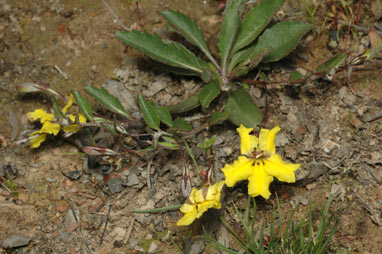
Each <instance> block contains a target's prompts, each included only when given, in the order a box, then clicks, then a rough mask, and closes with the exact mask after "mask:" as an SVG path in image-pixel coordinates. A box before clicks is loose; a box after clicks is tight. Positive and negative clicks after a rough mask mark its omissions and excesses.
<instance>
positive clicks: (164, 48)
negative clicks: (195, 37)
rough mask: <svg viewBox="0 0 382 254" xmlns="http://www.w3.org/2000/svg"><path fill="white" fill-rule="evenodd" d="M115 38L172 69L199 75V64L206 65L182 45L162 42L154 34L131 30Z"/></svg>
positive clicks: (200, 72)
mask: <svg viewBox="0 0 382 254" xmlns="http://www.w3.org/2000/svg"><path fill="white" fill-rule="evenodd" d="M117 37H118V38H119V39H120V40H122V41H123V42H124V43H126V44H127V45H129V46H131V47H133V48H136V49H138V50H140V51H142V52H143V53H145V54H147V55H148V56H149V57H150V58H152V59H154V60H155V61H158V62H161V63H165V64H168V65H170V66H173V67H177V68H183V69H187V70H191V71H193V72H195V73H198V74H199V75H201V74H202V67H201V63H203V65H207V63H206V62H204V61H202V60H200V59H198V58H197V57H196V56H195V55H194V54H193V53H192V52H191V51H189V50H188V49H187V48H185V47H184V46H183V45H182V44H179V43H177V42H170V41H163V40H162V39H161V38H160V37H159V36H158V35H156V34H149V33H147V32H139V31H137V30H131V31H119V32H117Z"/></svg>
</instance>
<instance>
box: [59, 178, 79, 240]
mask: <svg viewBox="0 0 382 254" xmlns="http://www.w3.org/2000/svg"><path fill="white" fill-rule="evenodd" d="M61 172H62V171H61ZM70 210H72V213H73V217H74V219H75V220H76V222H77V224H78V226H79V228H80V232H81V233H82V227H81V222H80V220H79V218H77V214H76V211H75V210H74V205H73V201H72V200H70Z"/></svg>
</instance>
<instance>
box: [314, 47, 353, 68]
mask: <svg viewBox="0 0 382 254" xmlns="http://www.w3.org/2000/svg"><path fill="white" fill-rule="evenodd" d="M347 57H348V54H347V53H345V52H340V53H338V54H337V55H336V56H334V57H332V58H330V59H329V60H328V61H326V62H325V63H323V64H321V65H320V66H318V68H317V72H324V73H329V72H330V71H331V70H333V69H335V68H337V67H338V66H340V65H341V64H342V63H343V62H345V60H346V58H347Z"/></svg>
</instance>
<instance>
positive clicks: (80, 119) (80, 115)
mask: <svg viewBox="0 0 382 254" xmlns="http://www.w3.org/2000/svg"><path fill="white" fill-rule="evenodd" d="M78 120H79V121H80V123H86V117H85V116H84V115H83V114H81V113H79V114H78Z"/></svg>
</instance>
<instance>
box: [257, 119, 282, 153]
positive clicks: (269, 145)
mask: <svg viewBox="0 0 382 254" xmlns="http://www.w3.org/2000/svg"><path fill="white" fill-rule="evenodd" d="M279 131H280V127H279V126H276V127H274V128H273V129H272V130H267V129H261V130H260V135H259V147H260V150H263V151H265V153H266V154H268V155H271V154H275V153H276V144H275V142H276V135H277V133H278V132H279Z"/></svg>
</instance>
